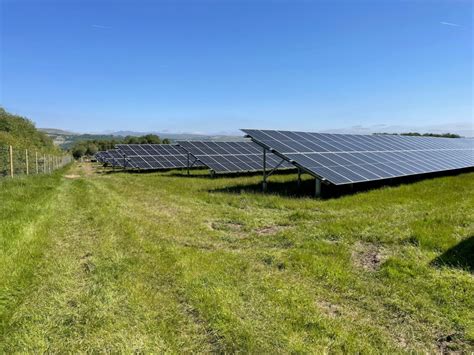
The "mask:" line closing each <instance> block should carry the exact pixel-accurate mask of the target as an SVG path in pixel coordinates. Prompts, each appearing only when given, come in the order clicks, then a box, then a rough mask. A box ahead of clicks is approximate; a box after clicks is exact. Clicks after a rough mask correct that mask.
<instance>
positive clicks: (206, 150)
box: [95, 141, 294, 173]
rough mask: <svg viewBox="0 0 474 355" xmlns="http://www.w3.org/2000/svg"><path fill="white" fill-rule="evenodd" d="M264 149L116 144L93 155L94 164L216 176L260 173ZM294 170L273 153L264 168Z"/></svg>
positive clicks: (232, 145)
mask: <svg viewBox="0 0 474 355" xmlns="http://www.w3.org/2000/svg"><path fill="white" fill-rule="evenodd" d="M262 154H263V149H262V148H261V147H259V146H258V145H257V144H255V143H253V142H251V141H246V142H179V145H178V144H176V145H173V144H118V145H117V146H116V149H112V150H108V151H105V152H98V153H97V154H96V156H95V157H96V159H97V161H99V162H101V163H104V164H107V165H111V166H114V167H123V168H134V169H140V170H162V169H177V168H193V167H207V168H209V169H211V170H212V171H213V172H215V173H237V172H254V171H260V170H263V163H262ZM273 168H281V169H283V168H286V169H288V168H294V166H293V165H292V164H290V163H289V162H286V161H284V159H282V158H279V157H277V156H276V155H274V154H269V156H268V158H267V159H266V169H269V170H271V169H273Z"/></svg>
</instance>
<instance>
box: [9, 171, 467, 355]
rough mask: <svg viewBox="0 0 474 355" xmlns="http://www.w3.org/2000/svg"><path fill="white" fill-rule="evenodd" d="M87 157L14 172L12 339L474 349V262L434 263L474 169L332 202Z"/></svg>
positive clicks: (453, 235) (457, 227) (131, 345)
mask: <svg viewBox="0 0 474 355" xmlns="http://www.w3.org/2000/svg"><path fill="white" fill-rule="evenodd" d="M72 169H73V171H72V172H71V173H70V174H80V175H81V178H78V179H65V178H63V177H61V176H60V173H57V174H56V175H53V176H41V177H37V178H30V179H29V180H25V179H23V180H15V181H6V180H4V181H0V201H2V202H3V201H5V203H2V204H1V205H0V221H1V222H0V243H1V244H0V245H1V246H2V248H1V249H0V250H1V252H0V269H1V270H5V271H6V272H4V273H2V274H0V352H11V351H19V350H55V351H66V350H70V351H75V350H83V351H84V350H111V351H114V350H115V351H117V350H129V351H130V350H156V351H157V350H168V351H172V352H178V351H182V350H188V351H197V350H200V351H234V350H237V349H240V350H244V351H252V352H257V351H265V352H275V351H279V352H287V351H322V350H336V351H337V350H339V351H341V350H342V351H365V352H375V351H387V352H388V351H393V350H398V351H407V350H415V349H416V350H427V351H433V350H442V349H444V348H446V347H448V348H450V349H464V350H468V349H472V348H473V344H474V327H473V324H474V311H473V309H474V300H473V297H472V295H473V294H474V279H473V274H472V269H469V266H464V268H462V267H446V266H436V265H433V261H434V260H436V258H437V257H439V256H440V255H442V254H443V252H445V251H447V250H448V249H449V248H451V247H454V246H456V245H458V244H459V243H460V242H462V241H463V240H464V244H462V245H466V243H468V244H467V245H468V246H467V247H468V248H470V246H472V242H471V241H472V238H473V232H474V226H473V222H474V217H473V214H472V205H473V203H474V193H473V191H474V179H473V177H474V174H472V173H471V174H464V175H460V176H455V177H445V178H438V179H433V180H426V181H422V182H418V183H415V184H411V185H405V186H400V187H393V188H385V189H379V190H373V191H370V192H366V193H360V194H357V195H353V196H347V197H343V198H340V199H334V200H326V201H318V200H313V199H309V198H289V197H281V196H272V195H261V194H252V193H242V194H236V193H226V192H222V189H223V188H227V187H229V186H232V187H234V189H233V190H239V188H238V187H237V188H236V189H235V185H242V187H243V188H244V187H245V186H246V185H249V184H254V183H257V182H258V181H259V179H260V178H259V177H258V176H253V177H239V178H219V179H214V180H211V179H208V178H202V177H199V176H196V177H193V178H186V177H179V176H175V175H173V172H171V173H168V174H141V175H130V174H92V173H90V172H88V170H87V169H84V168H80V167H78V166H75V167H73V168H72ZM293 179H294V176H292V175H289V176H274V177H272V181H280V182H283V181H287V180H293ZM469 243H470V244H469ZM469 250H470V251H468V254H467V256H468V257H472V249H469ZM464 252H465V253H466V250H465V251H464ZM469 253H471V254H469ZM448 335H449V336H450V337H448V339H445V338H446V337H447V336H448Z"/></svg>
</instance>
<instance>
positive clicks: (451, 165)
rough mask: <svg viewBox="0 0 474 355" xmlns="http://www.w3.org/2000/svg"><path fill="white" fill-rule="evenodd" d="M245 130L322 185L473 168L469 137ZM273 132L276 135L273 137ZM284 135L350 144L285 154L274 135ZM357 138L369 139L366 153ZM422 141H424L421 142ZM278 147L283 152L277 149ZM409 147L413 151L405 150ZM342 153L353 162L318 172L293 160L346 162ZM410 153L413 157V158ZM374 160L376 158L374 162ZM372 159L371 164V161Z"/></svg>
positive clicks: (472, 145)
mask: <svg viewBox="0 0 474 355" xmlns="http://www.w3.org/2000/svg"><path fill="white" fill-rule="evenodd" d="M242 131H243V132H244V133H245V134H246V136H247V137H250V138H251V139H252V141H253V142H255V143H256V144H258V145H260V146H262V147H263V148H265V149H268V150H269V151H271V152H273V153H274V154H276V155H278V156H279V157H281V158H283V159H285V160H287V161H289V162H291V163H292V164H293V165H295V166H297V167H298V168H300V169H302V170H303V171H305V172H307V173H308V174H310V175H313V176H315V177H317V178H319V179H321V180H322V181H323V182H325V183H332V184H334V185H346V184H353V183H360V182H368V181H377V180H384V179H390V178H396V177H404V176H413V175H421V174H427V173H434V172H443V171H451V170H457V169H463V168H472V167H473V166H474V155H473V154H474V150H473V148H474V140H473V139H469V138H434V137H412V136H395V135H348V134H328V133H311V132H297V131H275V130H254V129H242ZM256 133H258V134H256ZM262 133H263V134H266V135H268V136H270V139H266V140H262V139H261V138H259V137H258V136H259V134H262ZM272 133H273V136H271V135H270V134H272ZM281 134H283V135H284V136H285V137H287V138H289V137H288V136H287V135H290V137H291V135H296V136H297V137H301V136H302V135H303V136H304V135H313V137H314V136H315V135H316V136H317V137H320V139H322V138H324V139H326V140H328V138H331V137H334V138H336V137H337V138H341V137H342V138H346V139H347V140H348V141H346V143H345V144H344V145H340V144H336V143H337V142H335V141H332V142H331V141H330V142H329V144H327V143H328V142H327V141H325V140H324V139H322V140H321V141H318V142H313V143H314V144H315V146H319V149H320V151H310V150H309V151H306V152H298V151H294V152H285V151H283V152H282V151H281V148H280V147H282V145H285V143H281V142H279V141H278V139H277V138H275V136H278V135H281ZM367 138H368V140H367ZM357 139H359V140H364V139H366V141H365V142H361V143H363V147H365V148H364V150H360V145H359V150H357V148H358V146H357ZM419 139H422V140H421V141H419ZM440 140H441V141H440ZM265 141H267V143H265ZM270 141H272V142H276V143H274V144H273V146H272V145H269V144H268V142H270ZM294 142H296V145H295V146H298V145H301V144H300V143H301V142H299V141H297V140H294ZM420 143H423V145H424V146H425V149H414V148H417V147H418V148H419V144H420ZM380 144H385V145H386V146H387V147H389V149H382V150H380ZM275 146H278V147H279V148H280V149H275ZM407 146H408V147H409V148H411V149H403V148H404V147H407ZM331 147H332V148H331ZM328 148H329V149H333V151H330V150H329V149H328ZM348 148H349V149H348ZM394 148H396V149H394ZM410 152H411V153H410ZM413 152H417V153H419V155H420V156H421V157H422V158H423V156H424V158H425V160H422V159H420V156H418V157H417V156H416V154H413ZM420 152H421V153H420ZM433 152H436V153H438V154H439V156H436V154H431V156H430V153H433ZM447 152H464V156H453V154H451V155H450V154H449V153H447ZM395 153H396V154H398V157H399V159H398V160H395V162H394V161H393V160H392V159H393V155H395V156H396V154H395ZM343 154H346V155H350V156H351V159H352V160H353V161H354V163H352V164H345V165H341V164H334V165H332V166H330V167H329V168H328V166H327V165H326V166H325V165H324V164H323V163H321V164H320V166H319V167H318V168H317V171H315V170H314V169H316V168H315V167H314V166H313V167H310V168H308V164H304V163H302V159H301V158H299V162H298V161H295V159H294V158H296V156H299V157H304V158H308V159H310V160H313V159H314V157H315V156H318V157H321V160H323V161H324V159H323V158H328V157H329V158H330V159H329V160H331V159H336V158H337V159H341V158H342V159H344V158H345V160H346V161H347V157H341V156H340V155H343ZM357 154H359V155H357ZM377 154H378V155H377ZM391 154H392V155H391ZM410 154H412V155H411V156H410ZM309 155H314V157H313V159H311V157H308V156H309ZM374 157H375V158H376V159H374ZM400 157H402V159H400ZM440 157H441V158H443V157H444V159H448V158H449V159H452V160H453V161H449V162H447V161H444V160H440ZM361 158H362V159H365V162H364V164H361V163H360V161H361ZM371 159H372V162H369V161H370V160H371ZM377 159H379V160H377ZM380 159H383V161H384V162H382V161H381V160H380ZM469 159H470V160H469ZM357 160H359V163H357V162H356V161H357ZM362 161H364V160H362ZM333 162H334V160H333ZM419 163H423V164H424V166H426V167H428V169H423V168H421V170H420V167H419V166H418V165H417V164H419ZM336 167H337V169H338V170H339V172H341V170H342V171H344V170H345V169H346V170H348V171H345V173H346V174H348V175H353V177H357V176H358V177H359V178H362V179H357V178H354V179H349V178H347V177H346V176H345V175H341V174H339V173H337V172H336V171H335V169H334V168H336ZM347 167H351V169H352V170H353V171H351V170H350V169H347ZM331 168H333V169H331ZM361 169H362V170H361ZM354 170H357V172H358V173H356V172H355V171H354ZM359 174H363V175H365V176H369V175H372V176H373V177H372V178H366V177H364V176H363V175H359ZM337 175H340V176H337ZM341 177H342V178H344V180H345V181H344V180H342V179H341Z"/></svg>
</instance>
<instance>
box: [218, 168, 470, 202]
mask: <svg viewBox="0 0 474 355" xmlns="http://www.w3.org/2000/svg"><path fill="white" fill-rule="evenodd" d="M472 171H474V169H463V170H453V171H446V172H436V173H429V174H419V175H412V176H404V177H398V178H392V179H384V180H377V181H368V182H362V183H357V184H353V185H351V184H347V185H340V186H336V185H331V184H329V185H326V184H322V187H321V197H320V198H321V199H323V200H327V199H334V198H339V197H344V196H350V195H353V194H356V193H360V192H368V191H371V190H377V189H380V188H383V187H388V186H390V187H396V186H400V185H403V184H412V183H415V182H418V181H423V180H428V179H434V178H437V177H442V176H456V175H460V174H463V173H468V172H472ZM283 173H284V174H285V173H286V174H290V173H292V174H295V172H283ZM209 192H221V193H233V194H242V193H262V192H263V190H262V183H261V182H259V183H253V184H247V185H242V184H239V185H234V186H229V187H225V188H219V189H213V190H209ZM266 193H268V194H274V195H279V196H286V197H313V196H314V195H315V181H314V179H312V178H310V179H308V178H306V179H304V180H303V181H302V182H301V185H300V186H298V183H297V180H296V178H295V180H292V181H286V182H274V181H272V180H271V178H270V179H269V180H268V184H267V191H266Z"/></svg>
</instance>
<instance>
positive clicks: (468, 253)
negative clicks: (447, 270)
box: [431, 235, 474, 273]
mask: <svg viewBox="0 0 474 355" xmlns="http://www.w3.org/2000/svg"><path fill="white" fill-rule="evenodd" d="M431 265H432V266H436V267H439V266H448V267H453V268H459V269H464V270H468V271H469V272H471V273H474V235H472V236H470V237H469V238H467V239H464V240H463V241H462V242H460V243H459V244H457V245H455V246H454V247H452V248H451V249H448V250H447V251H445V252H444V253H443V254H442V255H440V256H438V257H437V258H436V259H434V260H433V261H432V262H431Z"/></svg>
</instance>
